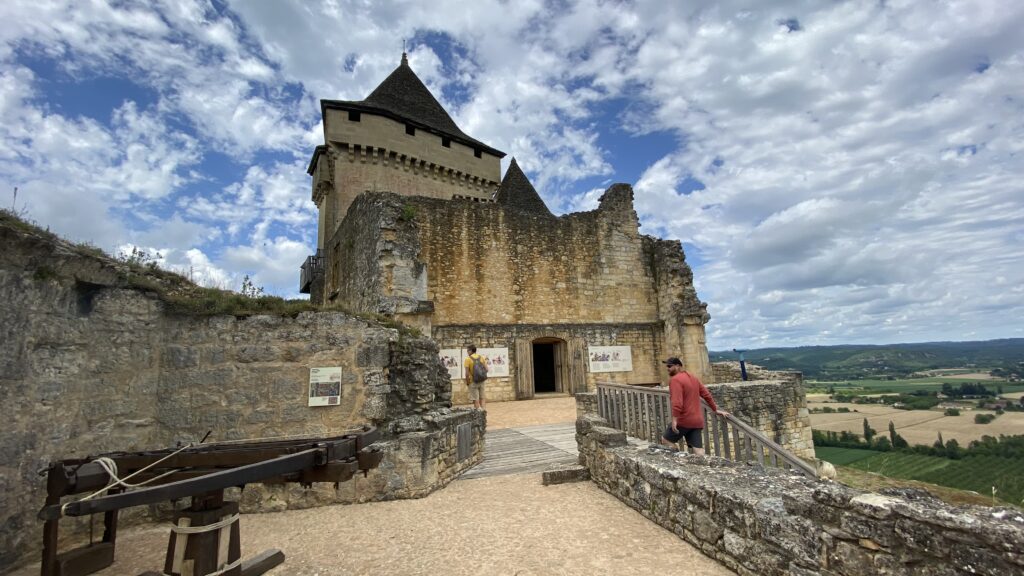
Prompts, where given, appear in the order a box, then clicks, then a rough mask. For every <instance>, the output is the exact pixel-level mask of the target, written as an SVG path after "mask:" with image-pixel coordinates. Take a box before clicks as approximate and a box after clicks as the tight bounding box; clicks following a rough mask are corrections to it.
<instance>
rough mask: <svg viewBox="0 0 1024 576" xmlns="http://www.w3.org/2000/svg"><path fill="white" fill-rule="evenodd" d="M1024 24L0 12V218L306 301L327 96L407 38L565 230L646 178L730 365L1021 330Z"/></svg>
mask: <svg viewBox="0 0 1024 576" xmlns="http://www.w3.org/2000/svg"><path fill="white" fill-rule="evenodd" d="M1021 30H1024V3H1021V2H1017V1H1013V0H1005V1H996V0H990V1H986V2H919V1H906V2H899V1H897V2H874V3H872V2H814V1H808V2H760V1H750V2H715V3H708V2H696V1H686V2H665V1H664V0H661V1H653V2H627V1H608V2H568V1H566V2H559V1H552V2H537V1H515V2H494V1H489V0H477V1H475V2H463V1H461V0H460V1H448V0H432V1H431V2H384V1H382V2H365V1H362V2H345V1H343V0H334V1H329V2H324V3H322V4H314V3H312V2H303V1H299V0H294V1H291V2H288V1H285V0H280V1H248V2H232V1H228V2H221V1H217V2H212V3H210V2H202V1H192V0H175V1H167V2H160V1H156V2H132V1H118V2H104V1H101V0H81V1H75V2H66V3H65V2H55V1H50V0H25V1H22V0H5V1H4V2H0V206H4V207H6V208H11V207H13V208H15V209H16V210H17V211H19V212H23V213H25V214H27V216H28V217H29V218H31V219H33V220H35V221H36V222H38V223H39V224H41V225H43V226H46V227H49V228H50V229H52V230H54V231H57V232H59V233H61V234H63V235H65V236H67V237H69V238H71V239H73V240H76V241H88V242H91V243H93V244H95V245H97V246H99V247H101V248H103V249H105V250H107V251H110V252H113V253H117V252H118V251H120V250H128V249H130V248H131V247H132V246H138V247H141V248H143V249H146V250H149V251H151V252H154V253H159V254H160V255H161V261H162V265H163V266H165V267H167V268H170V269H175V270H179V271H185V272H190V273H191V274H192V275H193V276H194V277H195V278H196V279H197V281H199V282H201V283H204V284H207V285H213V286H220V287H224V288H233V289H238V288H239V287H240V285H241V278H242V277H243V276H244V275H246V274H248V275H251V276H252V277H253V278H254V279H255V283H256V284H257V285H262V286H263V287H264V288H265V289H266V290H267V292H269V293H274V294H279V295H282V296H289V297H293V296H296V292H297V284H298V266H299V264H300V263H301V262H302V260H303V259H304V258H305V256H306V255H307V254H309V253H310V252H311V251H312V250H313V249H314V245H315V241H316V230H315V222H316V217H315V206H314V204H313V203H312V201H311V200H310V185H309V177H308V176H307V175H306V172H305V168H306V165H307V163H308V160H309V158H310V156H311V153H312V150H313V147H314V146H315V145H316V144H318V143H320V142H322V132H321V123H320V117H319V104H318V100H319V99H321V98H328V99H352V100H360V99H362V98H364V97H366V95H368V94H369V92H370V91H371V90H372V89H373V88H374V87H375V86H376V85H377V84H378V83H379V82H380V81H381V80H383V78H384V77H385V76H386V75H387V74H388V73H390V72H391V70H393V69H394V68H395V66H397V65H398V62H399V59H400V56H401V52H402V46H403V44H402V43H403V40H405V41H406V45H407V49H408V51H409V60H410V63H411V65H412V67H413V69H414V70H415V71H416V72H417V74H418V75H419V76H420V78H421V79H423V80H424V82H425V83H426V84H427V85H428V86H429V87H430V88H431V90H432V91H433V92H434V94H435V95H436V96H437V97H438V99H439V100H441V102H442V103H443V104H444V105H445V106H446V107H447V108H448V110H449V111H450V113H451V114H452V116H453V118H455V120H456V122H457V123H458V124H459V125H460V127H461V128H462V129H463V130H464V131H466V132H467V133H469V134H470V135H472V136H474V137H475V138H477V139H480V140H482V141H484V142H486V143H488V144H490V145H491V146H494V147H495V148H498V149H500V150H504V151H506V152H508V153H509V156H508V157H507V158H506V159H505V161H504V163H503V166H507V165H508V160H509V159H510V158H511V157H512V156H515V157H516V158H517V160H518V161H519V163H520V165H521V166H522V167H523V169H524V170H525V171H526V173H527V174H528V175H529V177H530V178H531V179H532V181H533V182H534V184H535V185H536V187H537V188H538V190H539V191H540V192H541V194H542V195H543V197H544V199H545V200H546V201H547V203H548V205H549V206H550V207H551V208H552V209H553V210H554V211H555V212H556V213H565V212H572V211H577V210H586V209H591V208H593V207H595V206H596V199H597V197H598V196H599V195H600V194H601V192H602V191H603V190H604V189H605V188H606V187H607V186H608V185H610V184H611V183H613V182H627V183H630V184H632V185H633V186H634V189H635V191H636V209H637V212H638V214H639V215H640V219H641V221H642V224H643V231H644V232H645V233H649V234H655V235H659V236H663V237H669V238H678V239H680V240H682V241H683V243H684V248H685V250H686V254H687V259H688V260H689V262H690V264H691V265H692V266H693V268H694V275H695V281H696V284H697V289H698V293H699V295H700V296H701V298H702V299H703V300H704V301H706V302H708V303H709V311H710V313H711V316H712V320H711V323H710V324H709V325H708V344H709V347H710V348H712V349H727V348H732V347H763V346H769V345H799V344H837V343H890V342H914V341H930V340H979V339H989V338H1000V337H1024V257H1022V255H1024V34H1021V32H1020V31H1021ZM15 187H17V189H18V192H17V197H16V198H15V196H14V194H13V192H14V188H15Z"/></svg>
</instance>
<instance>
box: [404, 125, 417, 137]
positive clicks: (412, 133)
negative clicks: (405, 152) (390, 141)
mask: <svg viewBox="0 0 1024 576" xmlns="http://www.w3.org/2000/svg"><path fill="white" fill-rule="evenodd" d="M405 133H406V134H408V135H409V136H415V135H416V127H415V126H413V125H412V124H406V125H405Z"/></svg>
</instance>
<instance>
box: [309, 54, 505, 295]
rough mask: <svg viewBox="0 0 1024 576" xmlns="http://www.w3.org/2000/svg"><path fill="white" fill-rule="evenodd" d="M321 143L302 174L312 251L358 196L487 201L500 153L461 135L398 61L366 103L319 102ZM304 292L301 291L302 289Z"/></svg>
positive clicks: (320, 245) (498, 174) (320, 247)
mask: <svg viewBox="0 0 1024 576" xmlns="http://www.w3.org/2000/svg"><path fill="white" fill-rule="evenodd" d="M320 111H321V113H322V114H323V126H324V143H323V144H322V145H320V146H317V147H316V149H315V150H314V152H313V158H312V160H310V163H309V168H308V172H309V174H310V175H311V176H312V177H313V182H312V184H313V202H315V203H316V205H317V209H318V210H319V223H318V224H319V225H318V228H317V229H318V233H317V249H318V250H323V248H324V245H325V243H326V242H328V241H329V240H330V238H331V237H332V236H333V235H334V233H335V232H336V231H337V229H338V226H339V225H340V224H341V221H342V219H343V218H344V217H345V214H346V213H347V212H348V207H349V205H351V204H352V200H354V199H355V197H356V196H358V195H359V194H362V193H363V192H377V191H385V192H395V193H397V194H402V195H417V196H426V197H430V198H442V199H446V200H447V199H451V198H457V197H464V198H471V199H475V200H478V201H488V202H489V201H491V200H492V197H493V194H494V191H495V190H496V189H497V188H498V183H499V181H500V179H501V158H502V157H504V156H505V153H504V152H502V151H500V150H497V149H495V148H492V147H490V146H488V145H486V144H484V143H483V142H480V141H479V140H476V139H474V138H472V137H470V136H468V135H467V134H466V133H465V132H463V131H462V130H461V129H460V128H459V127H458V126H457V125H456V124H455V122H454V121H453V120H452V118H451V116H449V115H448V112H446V111H445V109H444V107H442V106H441V104H440V103H439V102H438V101H437V99H436V98H434V96H433V95H432V94H431V93H430V90H428V89H427V87H426V86H424V85H423V82H422V81H421V80H420V79H419V77H417V76H416V73H415V72H413V70H412V68H410V67H409V60H408V58H407V56H406V54H404V53H403V54H402V62H401V63H400V64H399V65H398V67H397V68H395V70H394V71H393V72H392V73H391V74H390V75H389V76H388V77H387V78H385V79H384V81H383V82H381V83H380V85H379V86H377V88H376V89H375V90H374V91H373V92H371V93H370V95H369V96H367V97H366V99H365V100H358V101H349V100H321V101H320ZM305 288H307V290H308V287H305Z"/></svg>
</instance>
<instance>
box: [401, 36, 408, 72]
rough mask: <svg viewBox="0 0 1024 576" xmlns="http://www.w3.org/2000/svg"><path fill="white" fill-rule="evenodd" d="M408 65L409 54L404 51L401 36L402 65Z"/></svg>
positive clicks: (403, 42)
mask: <svg viewBox="0 0 1024 576" xmlns="http://www.w3.org/2000/svg"><path fill="white" fill-rule="evenodd" d="M408 65H409V56H408V54H406V53H405V38H402V66H408Z"/></svg>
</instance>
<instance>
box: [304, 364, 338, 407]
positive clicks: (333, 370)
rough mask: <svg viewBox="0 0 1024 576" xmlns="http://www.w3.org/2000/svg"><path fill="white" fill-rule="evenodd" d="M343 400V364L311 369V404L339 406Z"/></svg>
mask: <svg viewBox="0 0 1024 576" xmlns="http://www.w3.org/2000/svg"><path fill="white" fill-rule="evenodd" d="M339 401H341V366H332V367H327V368H310V369H309V405H310V406H337V405H338V402H339Z"/></svg>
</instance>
